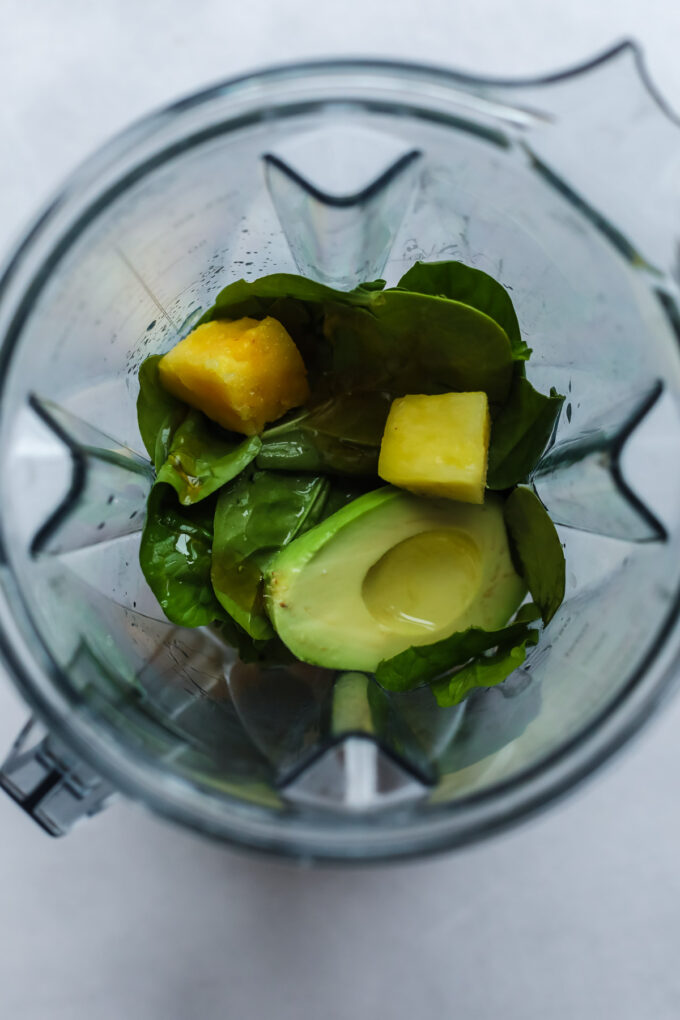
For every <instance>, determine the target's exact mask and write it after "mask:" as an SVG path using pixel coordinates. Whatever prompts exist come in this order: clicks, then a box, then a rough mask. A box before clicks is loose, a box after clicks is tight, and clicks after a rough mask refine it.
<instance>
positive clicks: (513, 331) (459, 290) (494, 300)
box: [397, 262, 531, 361]
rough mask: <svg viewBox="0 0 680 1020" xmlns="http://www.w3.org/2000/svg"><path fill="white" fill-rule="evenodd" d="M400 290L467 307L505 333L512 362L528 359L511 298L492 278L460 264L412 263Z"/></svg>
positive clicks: (478, 270) (399, 284)
mask: <svg viewBox="0 0 680 1020" xmlns="http://www.w3.org/2000/svg"><path fill="white" fill-rule="evenodd" d="M397 286H398V287H399V288H400V289H401V290H409V291H415V292H416V293H418V294H434V295H436V296H437V297H445V298H450V299H451V300H452V301H460V302H462V303H463V304H465V305H471V306H472V308H477V309H478V310H479V311H480V312H484V314H485V315H488V316H489V318H490V319H493V320H494V322H497V323H498V325H499V326H500V327H501V328H502V329H504V330H505V332H506V333H507V334H508V339H509V340H510V346H511V348H512V356H513V358H514V359H515V360H516V361H526V360H528V358H529V356H530V354H531V351H530V350H529V348H528V347H527V345H526V344H525V342H524V341H523V340H522V337H521V335H520V331H519V323H518V322H517V316H516V314H515V309H514V307H513V304H512V299H511V297H510V295H509V294H508V292H507V290H506V289H505V287H503V285H502V284H500V283H499V282H498V280H494V278H493V276H489V275H488V273H484V272H482V270H481V269H473V268H472V266H466V265H465V264H464V263H463V262H416V263H415V265H414V266H412V267H411V268H410V269H409V270H408V272H406V273H404V275H403V276H402V278H401V280H400V281H399V283H398V284H397Z"/></svg>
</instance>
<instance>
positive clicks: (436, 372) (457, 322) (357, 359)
mask: <svg viewBox="0 0 680 1020" xmlns="http://www.w3.org/2000/svg"><path fill="white" fill-rule="evenodd" d="M356 293H357V292H356V291H355V292H354V294H355V295H356ZM324 333H325V336H326V338H327V340H328V341H329V342H330V344H331V348H332V376H331V380H332V385H333V387H334V390H335V392H336V393H344V392H347V391H350V392H355V391H358V392H366V391H371V392H376V391H383V392H386V393H388V394H389V395H390V396H391V397H395V396H403V395H404V394H406V393H446V392H448V391H450V390H458V391H466V390H468V391H469V390H483V391H485V392H486V393H487V394H488V397H489V400H490V401H491V402H492V403H502V402H503V401H504V400H505V399H506V397H507V395H508V391H509V388H510V382H511V378H512V353H511V349H510V341H509V340H508V337H507V334H506V333H505V331H504V330H503V329H501V327H500V326H499V325H498V323H496V322H495V321H494V320H493V319H491V318H489V316H487V315H485V314H483V313H482V312H479V311H477V309H475V308H471V307H470V306H469V305H465V304H461V303H460V302H457V301H449V300H447V299H445V298H439V297H432V296H430V295H426V294H412V293H410V292H408V291H404V290H397V289H394V290H384V291H373V292H370V293H367V294H364V295H361V299H360V300H355V301H354V303H353V304H348V303H340V302H335V303H333V304H328V305H327V306H326V315H325V319H324Z"/></svg>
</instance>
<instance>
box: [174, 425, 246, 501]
mask: <svg viewBox="0 0 680 1020" xmlns="http://www.w3.org/2000/svg"><path fill="white" fill-rule="evenodd" d="M261 446H262V443H261V441H260V440H259V438H258V437H257V436H251V437H249V438H246V439H244V438H243V437H239V439H237V438H236V437H233V438H232V437H230V435H229V433H227V432H224V431H223V430H222V429H219V428H218V427H217V426H216V425H213V424H212V423H211V422H209V421H208V419H207V418H206V417H205V415H204V414H201V412H200V411H195V410H193V409H192V410H190V411H188V413H187V415H186V418H185V419H184V421H183V422H182V423H181V424H180V425H179V426H178V427H177V428H176V429H175V432H174V434H173V436H172V439H171V441H170V449H169V450H168V455H167V458H166V460H165V462H164V463H163V464H162V465H161V467H160V469H159V470H158V481H159V482H167V484H168V485H171V486H172V487H173V489H174V490H175V491H176V493H177V495H178V496H179V501H180V503H182V505H183V506H190V505H191V504H192V503H198V502H199V501H200V500H202V499H205V498H206V497H207V496H210V495H212V493H213V492H216V491H217V489H220V488H221V487H222V486H223V485H224V484H225V483H226V482H229V481H231V479H232V478H235V477H236V475H238V474H240V472H241V471H243V469H244V468H245V467H247V466H248V464H250V462H251V461H252V460H254V459H255V457H256V456H257V454H258V453H259V451H260V447H261Z"/></svg>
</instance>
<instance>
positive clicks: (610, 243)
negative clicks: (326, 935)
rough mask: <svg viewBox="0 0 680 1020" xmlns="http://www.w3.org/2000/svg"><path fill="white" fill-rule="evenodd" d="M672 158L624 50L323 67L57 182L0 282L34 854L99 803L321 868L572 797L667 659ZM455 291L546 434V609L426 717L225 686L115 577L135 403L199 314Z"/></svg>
mask: <svg viewBox="0 0 680 1020" xmlns="http://www.w3.org/2000/svg"><path fill="white" fill-rule="evenodd" d="M679 173H680V131H679V129H678V125H677V123H676V122H675V121H674V118H673V116H672V114H670V113H669V112H668V111H667V110H666V109H665V108H664V106H663V103H662V101H661V100H660V99H659V98H658V96H656V94H655V93H654V90H653V87H652V86H651V85H650V83H649V81H648V80H647V78H646V75H645V72H644V69H643V67H642V64H641V61H640V57H639V54H638V52H637V51H636V49H635V47H634V46H632V45H631V44H624V45H622V46H620V47H618V48H616V49H615V50H613V51H612V52H610V53H608V54H606V55H604V56H603V57H601V58H599V59H598V60H596V61H593V62H592V63H591V64H590V65H587V66H584V67H582V68H578V69H575V70H574V71H571V72H568V73H565V74H562V75H557V76H555V77H552V78H547V79H543V80H541V81H533V82H497V81H484V80H479V79H474V78H470V77H466V76H463V75H458V74H454V73H449V72H447V71H442V70H436V69H432V68H427V67H417V66H410V65H401V64H391V63H371V62H365V61H340V62H330V63H319V64H309V65H302V66H297V67H284V68H279V69H274V70H270V71H265V72H263V73H260V74H254V75H251V76H248V77H245V78H241V79H238V80H236V81H232V82H227V83H226V84H223V85H219V86H217V87H215V88H212V89H210V90H208V91H206V92H204V93H201V94H199V95H196V96H193V97H190V98H188V99H186V100H184V101H182V102H179V103H176V104H175V105H173V106H171V107H169V108H168V109H165V110H163V111H161V112H160V113H157V114H155V115H153V116H151V117H149V118H148V119H146V120H144V121H142V122H140V123H138V124H137V125H135V126H134V127H132V128H131V129H130V130H128V131H127V132H125V133H124V134H123V135H121V136H119V137H118V138H116V139H115V140H114V141H112V142H111V143H110V144H109V145H107V146H106V147H105V148H103V149H102V150H100V151H99V152H98V153H97V154H96V155H95V156H93V157H92V158H91V159H90V160H89V161H88V162H87V163H85V164H84V165H83V166H82V167H81V168H80V169H79V170H77V172H76V173H74V174H73V176H72V177H71V178H70V180H69V181H68V182H67V183H66V185H65V186H64V189H63V191H62V192H61V193H60V194H59V195H57V197H56V198H55V199H54V201H53V202H52V204H51V205H50V206H49V208H47V209H46V210H45V211H44V213H43V214H42V216H41V217H40V218H39V219H38V220H37V221H36V223H35V224H34V225H33V226H32V228H31V229H30V231H29V232H28V234H27V235H26V237H25V238H24V240H23V241H22V242H21V244H20V245H19V247H18V248H17V250H16V251H15V253H14V254H13V256H12V258H11V259H10V261H9V264H8V266H7V268H6V270H5V274H4V276H3V278H2V281H1V282H0V339H1V343H2V347H1V348H0V385H1V387H2V397H1V403H0V459H1V467H0V471H1V473H2V478H3V479H4V481H3V495H2V500H1V501H0V502H1V505H0V645H1V650H2V656H3V658H4V660H5V663H6V666H7V669H8V672H9V674H10V676H11V677H12V679H13V680H14V681H15V683H16V684H17V685H18V687H19V689H20V690H21V692H22V694H23V695H24V697H25V698H26V700H27V701H28V703H29V704H30V705H31V706H32V708H33V710H34V712H35V715H36V717H37V719H39V720H40V726H43V727H45V728H46V731H47V733H46V735H45V730H44V729H42V728H41V729H38V724H37V723H34V724H32V725H31V724H29V726H28V727H27V729H26V731H25V732H24V733H23V734H21V735H20V737H19V739H18V740H17V743H16V745H15V747H14V748H13V750H12V751H11V753H10V755H9V757H8V759H7V761H6V762H5V766H4V770H3V772H2V784H3V785H4V787H5V789H6V790H7V791H8V792H9V793H10V794H11V795H12V796H13V797H14V798H15V799H16V800H17V801H18V802H19V803H20V804H21V805H22V806H23V807H24V809H25V810H27V811H29V812H30V813H31V814H32V815H33V816H34V817H35V818H36V819H37V820H38V821H39V822H40V823H41V824H42V825H43V826H44V827H45V828H46V829H47V830H48V831H49V832H51V833H53V834H59V833H61V832H64V831H66V830H67V829H68V828H69V827H70V825H71V823H72V822H73V821H74V820H75V819H76V818H78V817H80V816H82V815H87V814H91V813H94V812H95V811H96V810H98V809H99V808H100V807H101V806H102V804H103V803H105V802H106V800H107V799H108V797H109V796H110V795H111V793H112V792H113V791H123V792H124V793H125V794H127V795H129V796H132V797H134V798H137V799H139V800H141V801H143V802H145V803H146V804H148V805H149V806H151V807H152V808H153V809H155V810H156V811H158V812H160V813H162V814H164V815H166V816H169V817H171V818H173V819H175V820H177V821H179V822H181V823H183V824H187V825H191V826H193V827H195V828H197V829H199V830H201V831H204V832H207V833H210V834H213V835H216V836H218V837H220V838H223V839H225V840H229V841H233V842H235V843H238V844H242V845H247V846H251V847H258V848H265V849H270V850H276V851H278V852H281V853H286V854H292V855H297V856H303V857H319V858H334V859H344V858H351V859H357V858H386V857H397V856H403V855H412V854H420V853H424V852H427V851H432V850H435V849H443V848H447V847H451V846H454V845H457V844H460V843H463V842H467V841H470V840H472V839H475V838H477V837H479V836H481V835H482V834H485V833H488V832H489V831H492V830H494V829H496V828H498V827H500V826H502V825H504V824H506V823H508V822H509V821H511V820H513V819H516V818H518V817H520V816H522V815H524V814H526V813H527V812H529V811H531V810H534V809H535V808H536V807H538V806H540V805H542V804H544V803H546V802H548V801H549V800H550V799H552V798H553V797H555V796H556V795H557V794H558V793H560V792H562V791H563V790H565V789H567V788H568V787H570V786H571V785H573V784H574V783H575V782H576V781H577V780H578V779H580V778H581V777H583V776H585V775H586V774H588V773H589V772H590V771H591V770H592V769H593V767H594V766H595V765H597V764H598V763H599V762H600V761H602V760H603V759H605V758H606V757H607V756H608V755H609V754H610V753H611V752H612V751H613V750H614V749H615V748H616V747H618V746H619V745H621V744H622V743H623V742H624V741H625V739H626V738H627V737H628V736H629V735H630V734H631V732H633V731H634V730H635V729H636V728H637V727H638V725H639V724H640V723H641V721H642V720H643V719H644V718H645V717H646V716H647V715H648V714H649V712H650V710H651V708H652V707H653V706H654V705H655V704H656V702H657V701H658V700H659V698H660V696H661V694H662V693H663V692H664V691H665V690H666V689H667V687H668V683H669V680H670V679H671V677H672V675H673V672H674V670H675V669H676V668H677V660H678V654H679V652H680V626H679V624H678V600H679V598H680V472H678V469H677V465H678V452H677V451H678V444H679V442H680V346H679V341H680V311H679V310H678V307H679V306H678V284H679V282H680V270H679V268H678V225H679V224H680V215H679V214H680V208H679V206H680V189H679V188H678V183H677V182H678V179H679ZM416 259H424V260H441V259H459V260H462V261H464V262H466V263H468V264H470V265H473V266H476V267H478V268H480V269H483V270H485V271H487V272H489V273H490V274H492V275H493V276H495V277H496V278H497V279H499V280H500V282H501V283H503V284H504V285H505V286H506V287H507V288H508V290H509V291H510V293H511V295H512V298H513V302H514V304H515V308H516V310H517V313H518V316H519V320H520V325H521V328H522V331H523V335H524V337H525V339H526V340H527V342H528V343H529V345H530V346H531V347H532V348H533V350H534V354H533V357H532V360H531V362H530V365H529V369H528V374H529V377H530V379H532V381H535V382H536V383H537V385H539V386H540V388H541V389H543V390H546V389H549V388H550V386H555V387H557V388H558V389H559V390H560V392H562V393H564V394H566V401H565V406H564V409H563V412H562V416H561V419H560V421H559V424H558V427H557V430H556V433H555V436H554V439H553V442H552V445H551V447H550V449H549V451H548V452H547V453H546V455H545V456H544V458H543V460H542V461H541V463H540V464H539V466H538V468H537V470H536V473H535V475H534V477H533V479H532V483H533V485H534V488H535V490H536V492H537V493H538V495H539V496H540V498H541V499H542V500H543V502H544V503H545V505H546V506H547V507H548V509H549V511H550V513H551V515H552V517H553V519H554V520H555V522H556V523H557V524H558V526H559V527H558V530H559V533H560V537H561V540H562V542H563V543H564V547H565V553H566V561H567V594H566V598H565V601H564V603H563V605H562V607H561V608H560V610H559V611H558V613H557V615H556V616H555V618H554V619H553V620H552V622H551V623H550V625H549V626H548V627H547V628H546V631H545V633H544V634H543V635H542V638H541V641H540V642H539V644H538V646H537V647H536V648H535V649H534V650H533V652H532V653H531V654H530V655H529V657H528V658H527V661H526V663H525V664H524V666H523V667H522V668H521V669H519V670H517V671H516V672H515V673H514V674H513V675H512V676H511V677H510V678H509V679H508V680H507V681H506V682H505V683H504V684H503V685H501V686H500V687H498V688H495V689H489V690H482V691H477V692H476V693H474V694H473V695H472V696H471V697H470V698H469V699H468V700H467V701H466V702H465V703H463V704H462V705H459V706H456V707H454V708H449V709H440V708H438V707H437V706H436V703H435V702H434V698H433V697H432V695H431V694H430V692H429V690H428V689H422V690H417V691H413V692H411V693H409V694H402V695H394V694H388V693H387V692H385V691H383V690H382V689H381V688H379V687H378V686H377V685H376V683H375V681H374V680H373V679H372V678H371V677H366V676H363V675H361V674H344V675H342V676H338V675H337V674H335V673H333V672H331V671H327V670H322V669H317V668H315V667H310V666H306V665H304V664H295V665H292V666H290V667H285V668H284V667H279V668H276V669H274V668H270V669H264V668H260V667H255V666H252V665H246V664H244V663H241V662H238V661H237V660H236V659H235V655H234V653H233V651H232V650H231V649H230V648H228V647H227V646H225V644H224V643H223V642H222V641H221V640H220V639H219V636H217V635H216V634H214V633H213V632H212V631H210V630H206V629H198V630H185V629H181V628H177V627H174V626H173V625H172V624H170V623H169V622H168V621H167V620H166V619H165V618H164V617H163V614H162V612H161V611H160V609H159V607H158V606H157V604H156V602H155V599H154V598H153V596H152V595H151V593H150V591H149V589H148V588H147V586H146V583H145V581H144V579H143V577H142V575H141V572H140V568H139V565H138V547H139V537H140V529H141V525H142V522H143V518H144V507H145V500H146V496H147V494H148V491H149V487H150V485H151V483H152V480H153V472H152V469H151V466H150V464H149V462H148V459H147V458H146V455H145V454H144V452H143V446H142V444H141V440H140V436H139V433H138V430H137V424H136V415H135V400H136V395H137V370H138V368H139V365H140V363H141V361H142V360H143V359H144V358H145V357H147V356H148V355H149V354H153V353H161V352H164V351H166V350H167V349H168V348H169V347H171V346H172V345H173V344H174V343H175V342H176V341H177V340H178V339H179V338H180V337H182V336H183V335H185V334H186V332H187V331H188V330H189V329H190V328H191V326H192V324H193V323H195V322H196V321H197V319H198V318H199V317H200V314H201V311H202V310H203V309H205V308H206V307H208V306H209V305H210V304H211V303H212V301H213V300H214V297H215V295H216V293H217V291H218V290H219V289H220V288H221V287H222V286H224V285H226V284H227V283H228V282H230V281H232V280H234V279H237V278H239V277H243V278H245V279H246V280H251V279H255V278H257V277H259V276H261V275H264V274H266V273H271V272H301V273H303V274H305V275H308V276H311V277H313V278H315V279H318V280H322V281H324V282H329V283H331V284H333V285H335V286H339V287H352V286H354V285H356V284H357V283H358V282H360V281H362V280H366V279H371V278H373V277H375V276H384V278H385V279H386V280H387V282H388V285H391V284H393V283H395V282H396V280H397V279H398V278H399V277H400V276H401V275H402V274H403V272H404V271H405V270H406V269H407V268H408V267H409V266H410V265H411V264H412V263H413V262H414V261H415V260H416Z"/></svg>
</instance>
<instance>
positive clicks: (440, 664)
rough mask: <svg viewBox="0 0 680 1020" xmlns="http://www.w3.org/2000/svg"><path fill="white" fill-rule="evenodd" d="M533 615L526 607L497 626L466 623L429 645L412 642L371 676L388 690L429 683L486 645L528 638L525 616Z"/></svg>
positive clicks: (501, 645)
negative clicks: (478, 625) (497, 627)
mask: <svg viewBox="0 0 680 1020" xmlns="http://www.w3.org/2000/svg"><path fill="white" fill-rule="evenodd" d="M523 608H524V607H523ZM535 615H536V614H535V611H534V610H533V609H531V610H530V609H529V608H528V607H527V609H526V610H525V612H524V613H521V615H520V614H518V616H519V619H517V620H515V622H514V623H511V624H508V626H507V627H503V628H501V629H500V630H483V629H482V628H481V627H469V628H468V629H467V630H463V631H458V632H456V633H455V634H451V635H450V637H447V638H443V639H442V640H441V641H435V642H433V643H432V644H430V645H413V646H412V647H411V648H407V649H406V651H404V652H400V653H399V654H398V655H394V656H392V658H391V659H384V660H383V661H382V662H381V663H379V665H378V668H377V669H376V671H375V678H376V680H377V681H378V683H379V684H381V685H382V686H383V687H385V688H386V689H387V690H388V691H398V692H403V691H411V690H413V689H414V688H415V687H420V686H421V685H423V684H428V683H432V681H433V680H437V679H439V678H441V677H442V674H444V673H446V672H447V671H448V670H451V669H452V668H453V667H454V666H459V665H462V664H463V663H467V662H468V660H469V659H473V658H476V657H477V656H480V655H482V654H483V653H484V652H487V651H489V649H492V648H498V649H499V651H500V650H502V649H506V648H509V647H515V646H516V645H519V644H521V643H522V642H524V641H528V640H532V638H531V634H532V631H531V630H530V628H529V623H530V622H531V620H530V619H529V618H530V617H534V618H535Z"/></svg>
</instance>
